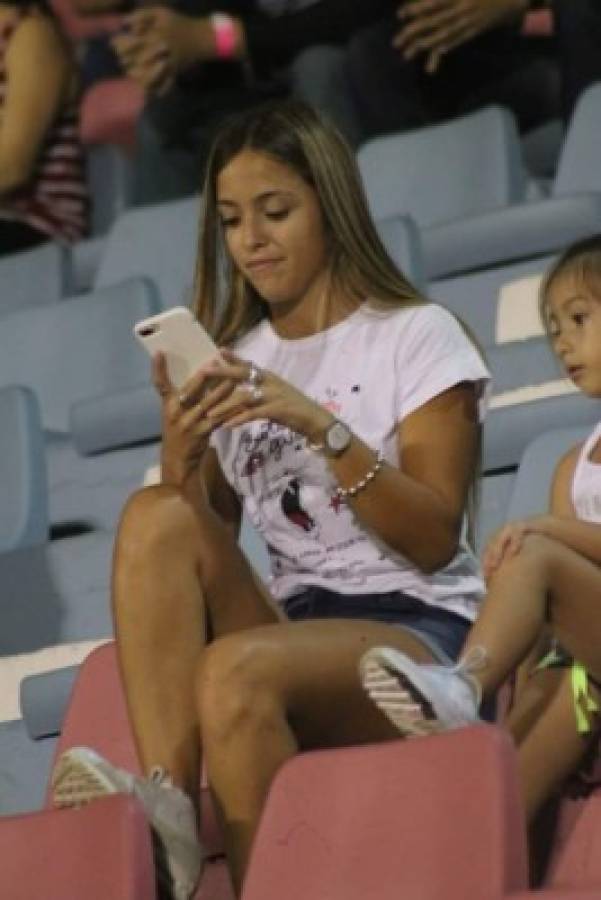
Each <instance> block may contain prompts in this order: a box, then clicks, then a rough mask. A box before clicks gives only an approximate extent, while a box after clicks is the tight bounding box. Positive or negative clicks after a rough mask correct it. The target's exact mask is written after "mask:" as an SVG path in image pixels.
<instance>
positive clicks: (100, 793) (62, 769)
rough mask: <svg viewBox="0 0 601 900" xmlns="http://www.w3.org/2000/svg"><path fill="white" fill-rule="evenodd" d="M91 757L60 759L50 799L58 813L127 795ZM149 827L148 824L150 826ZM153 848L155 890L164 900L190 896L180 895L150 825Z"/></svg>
mask: <svg viewBox="0 0 601 900" xmlns="http://www.w3.org/2000/svg"><path fill="white" fill-rule="evenodd" d="M98 763H99V761H97V760H96V759H95V758H94V757H93V756H90V757H87V756H83V755H82V754H81V753H78V752H77V751H66V752H65V753H63V754H62V756H61V757H60V759H59V761H58V763H57V764H56V767H55V769H54V772H53V774H52V799H53V803H54V805H55V806H56V807H59V808H61V809H64V808H69V807H71V808H72V807H79V806H85V805H87V804H88V803H90V802H92V801H93V800H98V799H99V798H101V797H107V796H110V795H112V794H119V793H128V794H132V795H133V796H135V794H133V792H132V791H131V790H128V787H127V785H126V784H118V783H117V781H116V779H115V778H114V777H111V776H110V775H109V774H106V775H105V774H103V773H102V771H99V769H98ZM149 824H150V823H149ZM150 833H151V838H152V844H153V852H154V860H155V870H156V877H157V886H158V888H159V891H160V896H161V897H162V898H163V900H172V898H176V897H178V896H180V897H181V896H184V893H185V894H186V895H187V896H191V894H190V893H189V891H188V890H187V889H184V892H183V893H179V892H178V890H177V888H176V886H175V884H174V880H173V875H172V873H171V870H170V868H169V857H168V854H167V851H166V848H165V845H164V842H163V840H164V839H163V838H161V837H160V836H159V834H158V833H157V831H156V830H155V828H154V827H153V826H152V825H150Z"/></svg>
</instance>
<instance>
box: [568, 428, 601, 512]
mask: <svg viewBox="0 0 601 900" xmlns="http://www.w3.org/2000/svg"><path fill="white" fill-rule="evenodd" d="M600 440H601V422H599V423H598V424H597V425H596V426H595V427H594V428H593V430H592V432H591V433H590V434H589V436H588V438H587V439H586V441H585V442H584V444H583V446H582V450H581V451H580V454H579V456H578V461H577V462H576V468H575V469H574V475H573V477H572V503H573V505H574V509H575V511H576V516H577V518H578V519H582V521H583V522H592V523H594V524H596V525H601V464H599V463H595V462H592V461H591V459H590V455H591V453H592V452H593V450H594V449H595V447H596V446H597V444H598V443H599V441H600Z"/></svg>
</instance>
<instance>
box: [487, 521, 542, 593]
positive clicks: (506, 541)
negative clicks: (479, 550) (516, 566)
mask: <svg viewBox="0 0 601 900" xmlns="http://www.w3.org/2000/svg"><path fill="white" fill-rule="evenodd" d="M537 521H538V520H537V519H536V518H532V519H523V520H520V521H517V522H510V523H509V524H508V525H504V526H503V528H500V529H499V530H498V531H497V532H496V533H495V534H494V535H493V536H492V538H491V539H490V540H489V542H488V543H487V545H486V548H485V550H484V553H483V554H482V570H483V572H484V577H485V578H486V580H487V581H489V580H490V579H491V578H492V576H493V575H494V574H495V572H496V571H497V569H499V568H500V567H501V565H502V564H503V563H504V562H506V561H507V560H509V559H512V558H513V557H514V556H517V555H518V553H519V552H520V550H521V549H522V544H523V543H524V539H525V537H526V535H528V534H534V533H535V532H537V531H538V530H539V529H538V528H537V527H536V523H537Z"/></svg>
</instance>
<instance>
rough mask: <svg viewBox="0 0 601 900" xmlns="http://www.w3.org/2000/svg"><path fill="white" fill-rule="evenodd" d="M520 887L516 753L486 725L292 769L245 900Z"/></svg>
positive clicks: (257, 851)
mask: <svg viewBox="0 0 601 900" xmlns="http://www.w3.org/2000/svg"><path fill="white" fill-rule="evenodd" d="M525 885H526V854H525V835H524V825H523V812H522V809H521V804H520V799H519V791H518V784H517V775H516V767H515V751H514V748H513V746H512V744H511V741H510V739H509V737H508V736H507V735H506V734H505V733H504V732H502V731H501V730H500V729H498V728H495V727H493V726H484V725H482V726H478V727H476V728H471V729H461V730H460V731H455V732H448V733H446V734H444V735H439V736H437V737H435V738H431V739H423V740H420V741H394V742H391V743H384V744H375V745H371V746H364V747H352V748H348V749H343V750H327V751H319V752H312V753H304V754H300V755H299V756H296V757H294V758H293V759H292V760H290V761H289V762H287V763H286V764H285V765H284V766H283V767H282V768H281V769H280V771H279V772H278V774H277V775H276V778H275V780H274V782H273V783H272V786H271V789H270V792H269V796H268V799H267V804H266V807H265V809H264V812H263V817H262V819H261V822H260V825H259V830H258V832H257V835H256V838H255V843H254V847H253V851H252V854H251V859H250V864H249V868H248V871H247V876H246V881H245V884H244V887H243V892H242V898H243V900H276V898H277V900H281V898H282V897H285V898H286V900H307V898H309V897H315V898H317V897H319V898H324V900H325V898H326V897H327V898H328V900H365V898H368V897H370V898H371V897H374V898H376V897H377V898H378V900H398V898H400V897H407V898H417V897H419V898H420V900H440V898H441V897H444V898H445V900H466V898H468V897H469V898H472V897H473V898H475V897H482V898H484V897H490V898H493V897H502V896H504V895H505V894H506V893H507V892H509V891H510V890H518V889H521V888H523V887H525Z"/></svg>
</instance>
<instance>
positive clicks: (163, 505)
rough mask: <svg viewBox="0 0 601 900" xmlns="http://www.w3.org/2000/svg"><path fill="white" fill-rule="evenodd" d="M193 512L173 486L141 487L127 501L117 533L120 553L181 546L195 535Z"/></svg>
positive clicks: (128, 553)
mask: <svg viewBox="0 0 601 900" xmlns="http://www.w3.org/2000/svg"><path fill="white" fill-rule="evenodd" d="M195 532H196V521H195V517H194V512H193V511H192V509H191V508H190V507H189V506H188V505H187V504H186V503H185V502H184V501H183V499H182V497H181V495H180V494H179V492H178V491H177V490H176V489H175V488H171V487H169V486H168V485H156V486H153V487H147V488H142V489H141V490H139V491H137V492H136V493H135V494H132V496H131V497H130V498H129V500H128V501H127V503H126V505H125V508H124V510H123V513H122V515H121V520H120V523H119V530H118V533H117V550H118V552H119V553H126V554H127V555H130V554H131V555H135V554H137V553H140V552H142V553H143V554H144V555H147V554H148V552H149V551H152V552H157V551H160V550H161V549H162V548H172V547H176V546H182V541H184V543H185V540H186V539H190V538H192V539H193V537H194V534H195Z"/></svg>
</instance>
